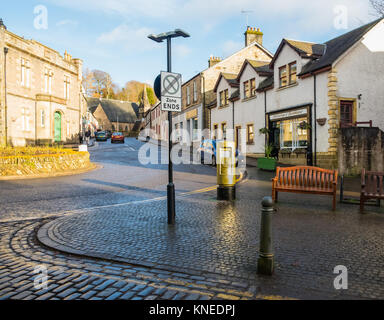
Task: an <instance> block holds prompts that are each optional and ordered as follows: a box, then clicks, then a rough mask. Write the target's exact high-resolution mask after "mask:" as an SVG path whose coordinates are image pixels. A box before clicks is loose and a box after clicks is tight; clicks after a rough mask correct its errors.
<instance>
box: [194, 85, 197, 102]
mask: <svg viewBox="0 0 384 320" xmlns="http://www.w3.org/2000/svg"><path fill="white" fill-rule="evenodd" d="M196 101H197V84H196V80H195V81H193V102H196Z"/></svg>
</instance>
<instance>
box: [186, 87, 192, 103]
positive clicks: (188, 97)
mask: <svg viewBox="0 0 384 320" xmlns="http://www.w3.org/2000/svg"><path fill="white" fill-rule="evenodd" d="M190 95H191V88H190V87H189V86H188V87H187V106H188V105H190V104H191V96H190Z"/></svg>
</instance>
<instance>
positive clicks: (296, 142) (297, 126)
mask: <svg viewBox="0 0 384 320" xmlns="http://www.w3.org/2000/svg"><path fill="white" fill-rule="evenodd" d="M278 125H279V126H280V148H281V149H288V150H291V151H295V150H296V149H302V148H307V147H308V126H307V118H296V119H289V120H282V121H280V122H278Z"/></svg>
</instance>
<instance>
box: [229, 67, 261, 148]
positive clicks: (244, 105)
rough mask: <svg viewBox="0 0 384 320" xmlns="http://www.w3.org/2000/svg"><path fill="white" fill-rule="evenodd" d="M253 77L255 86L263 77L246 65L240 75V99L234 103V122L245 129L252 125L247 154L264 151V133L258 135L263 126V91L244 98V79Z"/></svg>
mask: <svg viewBox="0 0 384 320" xmlns="http://www.w3.org/2000/svg"><path fill="white" fill-rule="evenodd" d="M253 78H255V82H256V88H257V87H258V86H259V84H260V82H261V81H262V80H264V79H265V77H260V76H259V75H258V74H257V72H256V71H255V69H254V68H253V67H252V66H250V65H249V64H247V65H246V67H245V69H244V71H243V73H242V75H241V77H240V100H239V101H237V102H236V105H235V124H236V126H241V128H242V129H245V130H246V129H247V125H248V124H253V126H254V132H255V134H254V143H253V144H249V145H247V154H252V153H264V147H265V135H260V134H259V130H260V129H261V128H264V127H265V104H264V93H256V97H254V98H250V99H247V100H244V84H243V83H244V81H247V80H250V79H253Z"/></svg>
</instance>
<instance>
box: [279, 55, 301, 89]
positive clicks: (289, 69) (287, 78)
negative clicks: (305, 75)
mask: <svg viewBox="0 0 384 320" xmlns="http://www.w3.org/2000/svg"><path fill="white" fill-rule="evenodd" d="M296 81H297V63H296V61H294V62H291V63H289V64H288V65H285V66H282V67H280V68H279V85H280V88H283V87H286V86H289V85H292V84H295V83H296Z"/></svg>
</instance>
